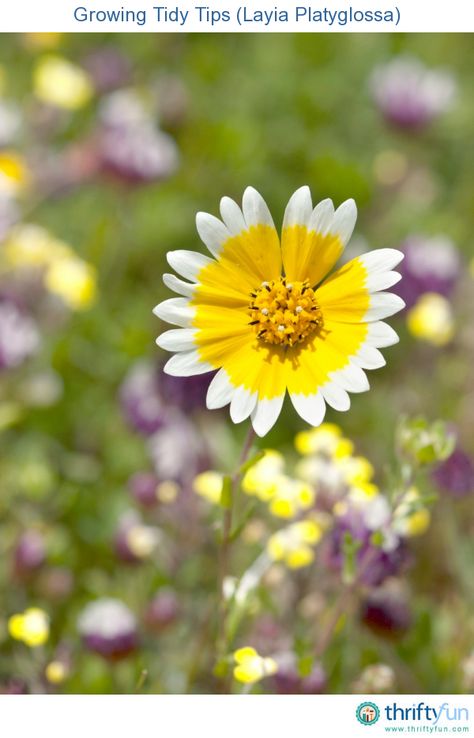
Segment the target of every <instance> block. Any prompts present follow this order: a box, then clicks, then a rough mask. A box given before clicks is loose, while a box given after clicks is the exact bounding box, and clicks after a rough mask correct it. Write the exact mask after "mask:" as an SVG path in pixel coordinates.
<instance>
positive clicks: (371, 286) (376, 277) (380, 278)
mask: <svg viewBox="0 0 474 738" xmlns="http://www.w3.org/2000/svg"><path fill="white" fill-rule="evenodd" d="M401 278H402V275H401V274H399V273H398V272H372V273H371V274H368V276H367V279H366V280H365V286H366V287H367V289H368V290H369V292H378V291H379V290H388V289H389V287H393V285H394V284H397V282H399V281H400V280H401Z"/></svg>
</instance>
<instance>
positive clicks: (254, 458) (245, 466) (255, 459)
mask: <svg viewBox="0 0 474 738" xmlns="http://www.w3.org/2000/svg"><path fill="white" fill-rule="evenodd" d="M264 456H265V451H257V453H256V454H254V455H253V456H252V457H251V458H250V459H248V460H247V461H246V462H245V464H242V466H241V467H240V468H239V474H245V473H246V472H248V470H249V469H251V468H252V466H255V464H257V463H258V462H259V461H260V459H263V457H264Z"/></svg>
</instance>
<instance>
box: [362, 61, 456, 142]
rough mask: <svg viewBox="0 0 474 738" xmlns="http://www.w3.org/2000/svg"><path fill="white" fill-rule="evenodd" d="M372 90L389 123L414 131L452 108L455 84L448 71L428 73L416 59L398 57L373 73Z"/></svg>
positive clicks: (439, 70) (441, 70)
mask: <svg viewBox="0 0 474 738" xmlns="http://www.w3.org/2000/svg"><path fill="white" fill-rule="evenodd" d="M371 90H372V94H373V97H374V100H375V103H376V105H377V106H378V108H379V110H380V111H381V113H382V115H383V116H384V117H385V119H386V120H387V121H388V122H389V123H391V124H392V125H394V126H396V127H398V128H402V129H405V130H415V131H416V130H420V129H422V128H424V127H426V126H427V125H429V124H430V123H431V122H432V121H433V120H435V119H436V118H437V117H438V116H440V115H441V114H442V113H444V112H446V111H447V110H449V109H450V108H451V107H452V105H453V102H454V98H455V94H456V83H455V80H454V78H453V76H452V74H450V72H449V71H447V70H444V69H429V68H428V67H426V66H425V65H424V64H423V63H422V62H420V61H419V60H418V59H415V58H412V57H410V56H399V57H395V58H394V59H392V60H391V61H390V62H388V63H387V64H385V65H383V66H379V67H377V68H376V69H375V71H374V73H373V75H372V79H371Z"/></svg>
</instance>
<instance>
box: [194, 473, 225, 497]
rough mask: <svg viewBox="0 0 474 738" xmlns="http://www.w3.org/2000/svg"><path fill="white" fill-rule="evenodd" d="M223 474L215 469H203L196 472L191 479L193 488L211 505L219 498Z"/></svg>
mask: <svg viewBox="0 0 474 738" xmlns="http://www.w3.org/2000/svg"><path fill="white" fill-rule="evenodd" d="M223 481H224V475H223V474H219V472H216V471H205V472H202V473H201V474H198V475H197V477H195V478H194V481H193V490H194V491H195V492H196V494H198V495H200V496H201V497H204V499H205V500H207V501H208V502H212V504H213V505H218V504H219V503H220V500H221V494H222V484H223Z"/></svg>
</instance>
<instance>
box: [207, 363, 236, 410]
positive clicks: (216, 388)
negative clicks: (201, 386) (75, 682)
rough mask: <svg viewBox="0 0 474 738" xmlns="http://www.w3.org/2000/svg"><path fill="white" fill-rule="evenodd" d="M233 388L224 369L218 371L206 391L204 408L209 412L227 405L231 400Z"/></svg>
mask: <svg viewBox="0 0 474 738" xmlns="http://www.w3.org/2000/svg"><path fill="white" fill-rule="evenodd" d="M234 392H235V387H234V385H233V384H231V382H230V380H229V377H228V375H227V372H226V371H225V369H219V371H218V372H217V374H216V375H215V377H213V378H212V381H211V384H210V385H209V388H208V390H207V396H206V406H207V408H208V409H209V410H217V409H218V408H221V407H224V406H225V405H228V404H229V402H230V401H231V400H232V397H233V395H234Z"/></svg>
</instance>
